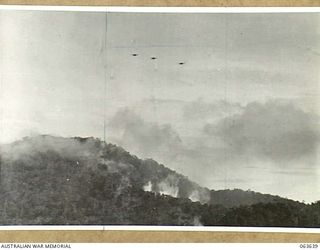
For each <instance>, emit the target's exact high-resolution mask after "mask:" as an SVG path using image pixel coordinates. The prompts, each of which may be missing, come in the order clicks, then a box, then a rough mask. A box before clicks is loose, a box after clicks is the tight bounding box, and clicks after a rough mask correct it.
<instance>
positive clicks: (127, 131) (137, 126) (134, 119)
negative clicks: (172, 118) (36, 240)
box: [109, 108, 183, 160]
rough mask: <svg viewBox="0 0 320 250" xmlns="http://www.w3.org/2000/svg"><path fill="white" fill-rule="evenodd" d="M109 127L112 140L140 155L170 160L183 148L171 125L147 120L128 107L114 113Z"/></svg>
mask: <svg viewBox="0 0 320 250" xmlns="http://www.w3.org/2000/svg"><path fill="white" fill-rule="evenodd" d="M109 129H110V131H109V132H110V133H111V137H112V138H111V140H113V142H115V143H118V144H120V145H121V146H123V147H125V148H127V149H128V150H130V151H131V152H134V153H136V154H138V155H139V156H141V157H159V158H160V160H162V159H166V160H172V159H174V158H175V157H177V155H178V154H179V153H180V152H181V150H182V148H183V146H182V140H181V138H180V136H179V134H178V133H177V132H176V131H175V130H174V129H173V128H172V127H171V125H169V124H164V125H159V124H157V123H152V122H147V121H145V120H143V119H142V118H141V117H140V116H139V115H137V114H136V113H135V112H133V111H131V110H130V109H128V108H125V109H120V110H119V111H118V112H117V113H116V114H115V115H114V117H113V118H112V119H111V120H110V122H109Z"/></svg>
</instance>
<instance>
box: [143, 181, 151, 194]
mask: <svg viewBox="0 0 320 250" xmlns="http://www.w3.org/2000/svg"><path fill="white" fill-rule="evenodd" d="M143 190H144V191H146V192H151V191H152V183H151V181H149V182H148V183H147V184H146V185H144V186H143Z"/></svg>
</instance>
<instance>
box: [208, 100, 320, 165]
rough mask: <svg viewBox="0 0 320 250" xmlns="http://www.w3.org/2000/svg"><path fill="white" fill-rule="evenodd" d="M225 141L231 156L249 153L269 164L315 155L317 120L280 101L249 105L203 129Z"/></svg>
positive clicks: (317, 142) (317, 141) (314, 116)
mask: <svg viewBox="0 0 320 250" xmlns="http://www.w3.org/2000/svg"><path fill="white" fill-rule="evenodd" d="M204 132H205V134H207V135H215V136H217V137H219V138H220V139H221V140H222V141H224V142H225V145H226V147H228V148H229V149H230V150H231V151H232V152H233V154H252V156H257V157H264V158H268V159H271V160H273V161H288V160H297V159H299V158H302V157H305V156H307V157H310V156H316V154H317V148H318V145H319V138H320V136H319V130H318V117H317V116H316V115H313V114H311V113H306V112H304V111H302V110H301V109H299V108H297V107H295V106H294V105H293V104H292V103H290V102H286V101H280V100H273V101H268V102H266V103H264V104H262V103H258V102H252V103H249V104H248V105H247V106H246V107H245V109H244V110H243V112H242V113H241V114H235V115H233V116H230V117H226V118H224V119H222V120H220V121H219V122H218V123H216V124H207V125H206V126H205V127H204Z"/></svg>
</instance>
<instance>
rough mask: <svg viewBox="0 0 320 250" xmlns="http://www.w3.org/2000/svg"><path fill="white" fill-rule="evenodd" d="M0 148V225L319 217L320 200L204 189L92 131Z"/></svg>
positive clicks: (258, 222) (261, 222)
mask: <svg viewBox="0 0 320 250" xmlns="http://www.w3.org/2000/svg"><path fill="white" fill-rule="evenodd" d="M0 150H1V151H0V224H2V225H38V224H40V225H88V224H90V225H101V224H105V225H223V226H228V225H230V226H291V227H296V226H299V227H319V225H320V202H317V203H313V204H311V205H307V204H304V203H300V202H296V201H293V200H289V199H284V198H281V197H279V196H273V195H268V194H261V193H256V192H252V191H242V190H239V189H237V190H220V191H214V190H209V189H207V188H204V187H201V186H199V185H198V184H196V183H194V182H192V181H190V180H189V179H188V178H187V177H185V176H183V175H181V174H178V173H176V172H175V171H173V170H170V169H168V168H166V167H164V166H163V165H161V164H159V163H157V162H156V161H154V160H152V159H146V160H141V159H139V158H137V157H136V156H133V155H130V154H129V153H128V152H126V151H125V150H124V149H122V148H121V147H118V146H116V145H113V144H106V143H104V142H102V141H100V140H99V139H95V138H91V137H90V138H80V137H74V138H62V137H53V136H49V135H41V136H34V137H25V138H23V139H22V140H20V141H16V142H14V143H11V144H6V145H2V146H1V148H0Z"/></svg>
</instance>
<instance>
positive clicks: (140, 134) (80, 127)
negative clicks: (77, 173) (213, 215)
mask: <svg viewBox="0 0 320 250" xmlns="http://www.w3.org/2000/svg"><path fill="white" fill-rule="evenodd" d="M106 23H107V29H106ZM106 30H107V33H105V31H106ZM105 35H106V36H105ZM106 37H107V42H106V43H105V38H106ZM319 40H320V14H315V13H314V14H312V13H305V14H301V13H300V14H160V13H153V14H151V13H150V14H146V13H144V14H143V13H140V14H139V13H108V15H107V22H106V15H105V13H84V12H81V13H80V12H78V13H77V12H40V11H0V59H1V61H0V73H1V92H0V104H1V110H0V112H1V113H0V122H1V127H0V133H1V134H0V135H1V136H0V141H1V142H10V141H13V140H16V139H18V138H21V137H22V136H25V135H30V134H34V133H41V134H54V135H61V136H76V135H77V136H95V137H102V136H103V120H104V116H105V117H106V121H107V130H106V135H107V140H108V141H110V142H113V143H117V144H119V145H121V146H123V147H124V148H126V149H127V150H128V151H130V152H132V153H134V154H136V155H137V156H139V157H141V158H145V157H152V158H154V159H155V160H157V161H159V162H161V163H164V164H165V165H166V166H167V167H170V168H172V169H175V170H177V171H178V172H180V173H182V174H184V175H187V176H188V177H189V178H190V179H192V180H194V181H196V182H198V183H199V184H201V185H203V186H207V187H209V188H213V189H223V188H242V189H245V190H247V189H251V190H255V191H260V192H265V193H272V194H278V195H281V196H285V197H288V198H293V199H299V200H306V201H315V200H319V199H320V192H319V191H318V190H320V184H319V183H320V166H319V158H318V157H319V139H320V137H319V135H320V134H319V115H320V109H319V108H320V106H319V87H320V85H319V80H320V79H319V66H320V61H319V53H320V43H319ZM134 53H136V54H138V55H137V56H135V57H134V56H132V54H134ZM151 57H156V58H157V59H156V60H151ZM181 62H183V63H184V64H183V65H180V64H179V63H181ZM105 77H106V80H105ZM105 82H106V83H107V84H106V87H107V88H106V95H105V90H104V87H105ZM104 106H105V107H104ZM104 110H105V115H104Z"/></svg>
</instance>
